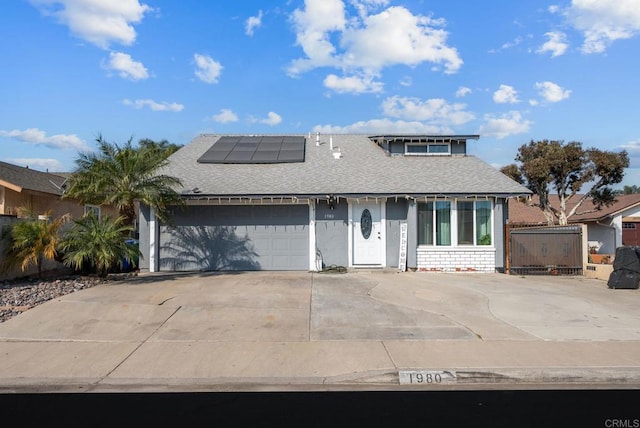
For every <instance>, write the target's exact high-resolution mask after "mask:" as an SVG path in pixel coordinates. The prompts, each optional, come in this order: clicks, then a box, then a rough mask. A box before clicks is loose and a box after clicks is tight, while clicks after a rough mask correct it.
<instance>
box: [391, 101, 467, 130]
mask: <svg viewBox="0 0 640 428" xmlns="http://www.w3.org/2000/svg"><path fill="white" fill-rule="evenodd" d="M466 107H467V106H466V104H460V103H456V104H449V103H447V101H445V100H443V99H441V98H432V99H428V100H424V101H422V100H420V99H418V98H408V97H398V96H393V97H389V98H387V99H386V100H384V101H383V102H382V110H383V113H384V114H385V115H386V116H390V117H395V118H399V119H406V120H416V121H428V122H432V123H433V124H436V125H442V126H444V125H449V124H451V125H463V124H465V123H467V122H470V121H472V120H473V119H475V116H474V115H473V113H470V112H468V111H466V110H465V109H466Z"/></svg>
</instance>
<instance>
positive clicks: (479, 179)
mask: <svg viewBox="0 0 640 428" xmlns="http://www.w3.org/2000/svg"><path fill="white" fill-rule="evenodd" d="M219 138H220V136H219V135H201V136H199V137H197V138H195V139H194V140H193V141H192V142H191V143H189V144H187V145H185V146H184V147H183V148H181V149H180V150H178V151H177V152H176V153H174V154H173V155H171V157H170V158H169V164H168V166H167V167H165V169H163V171H162V173H164V174H168V175H172V176H175V177H178V178H180V179H181V180H182V182H183V189H180V191H182V192H183V194H185V195H191V196H193V197H205V196H243V195H244V196H247V195H256V196H282V195H284V196H287V195H292V196H315V195H322V196H324V195H327V194H334V195H345V196H349V195H433V196H438V195H445V196H455V195H481V196H490V197H491V196H497V197H507V196H515V195H527V194H530V193H531V192H530V191H529V190H528V189H526V188H525V187H523V186H522V185H520V184H518V183H516V182H515V181H513V180H511V179H510V178H508V177H507V176H505V175H504V174H502V173H501V172H500V171H498V170H497V169H496V168H494V167H492V166H491V165H489V164H487V163H486V162H484V161H482V160H480V159H478V158H477V157H475V156H469V155H452V156H389V155H388V154H387V153H386V152H385V151H384V150H382V149H381V148H380V147H378V146H377V145H376V144H375V143H374V142H372V141H371V140H370V139H369V138H368V136H366V135H344V134H343V135H333V136H331V139H332V142H333V149H334V150H333V151H338V149H339V151H340V153H341V155H342V156H341V158H339V159H335V158H334V156H333V154H332V151H331V150H330V148H329V138H330V136H329V135H323V136H321V137H320V141H321V144H320V146H316V141H315V136H314V137H312V138H307V139H306V147H305V160H304V162H294V163H273V164H206V163H198V162H197V159H199V158H200V157H201V156H202V155H203V153H205V152H206V151H207V150H208V149H210V148H211V146H212V145H213V144H214V143H215V142H216V141H217V140H218V139H219Z"/></svg>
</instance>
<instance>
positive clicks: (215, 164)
mask: <svg viewBox="0 0 640 428" xmlns="http://www.w3.org/2000/svg"><path fill="white" fill-rule="evenodd" d="M478 138H479V136H478V135H374V136H368V135H320V134H315V135H312V134H308V135H245V136H243V135H223V136H220V135H201V136H199V137H197V138H195V139H194V140H193V141H192V142H191V143H189V144H187V145H185V146H184V147H182V148H181V149H180V150H178V151H177V152H176V153H174V154H173V155H172V156H171V157H170V158H169V164H168V166H166V167H165V168H164V169H163V170H162V173H163V174H168V175H171V176H174V177H177V178H179V179H180V180H182V183H183V188H182V189H180V190H179V191H180V192H181V194H182V197H183V198H184V201H185V202H186V207H180V208H178V207H176V208H175V209H172V210H171V211H172V212H171V214H172V216H171V217H172V221H171V222H170V224H164V223H161V222H160V221H159V220H158V219H157V217H156V216H155V213H154V212H153V211H152V210H151V209H150V208H149V207H146V206H141V207H140V219H139V220H140V249H141V251H142V254H143V257H142V259H141V261H140V268H141V270H142V271H145V270H148V271H151V272H154V271H193V270H309V271H318V270H322V269H323V268H326V267H331V266H338V267H345V268H359V267H363V268H384V267H390V268H402V269H405V268H406V269H416V270H422V271H432V270H433V271H479V272H495V271H501V270H503V269H504V266H505V247H504V225H505V223H506V220H507V215H508V210H507V200H508V199H509V198H512V197H515V196H522V195H528V194H530V193H531V192H530V191H529V190H528V189H526V188H525V187H523V186H521V185H520V184H518V183H516V182H515V181H513V180H511V179H510V178H508V177H507V176H505V175H504V174H502V173H501V172H500V171H498V170H497V169H496V168H494V167H492V166H491V165H489V164H487V163H486V162H484V161H482V160H480V159H479V158H477V157H475V156H471V155H468V154H467V144H468V143H467V141H468V140H477V139H478Z"/></svg>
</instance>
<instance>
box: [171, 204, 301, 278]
mask: <svg viewBox="0 0 640 428" xmlns="http://www.w3.org/2000/svg"><path fill="white" fill-rule="evenodd" d="M173 222H174V225H173V226H171V227H170V226H167V225H163V226H161V227H160V239H159V242H160V243H159V250H160V251H159V252H160V270H178V271H192V270H205V271H209V270H307V269H308V268H309V207H308V205H214V206H190V207H187V208H186V209H184V210H181V211H178V212H177V213H176V214H175V215H174V219H173Z"/></svg>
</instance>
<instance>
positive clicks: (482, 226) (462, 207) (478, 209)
mask: <svg viewBox="0 0 640 428" xmlns="http://www.w3.org/2000/svg"><path fill="white" fill-rule="evenodd" d="M492 211H493V209H492V202H491V201H474V200H460V201H427V202H419V203H418V245H431V246H488V245H492V244H493V227H492V224H493V222H492Z"/></svg>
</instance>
